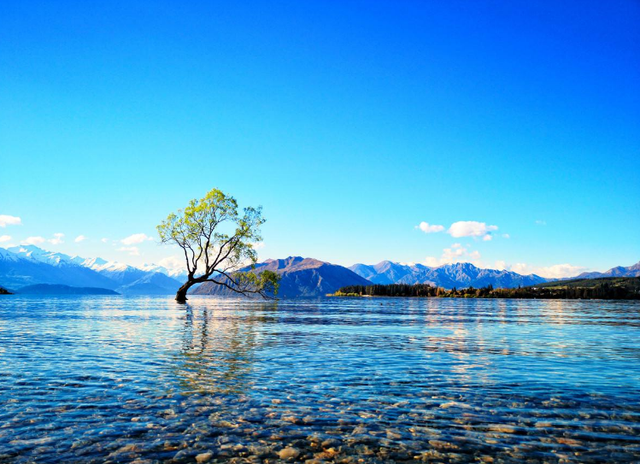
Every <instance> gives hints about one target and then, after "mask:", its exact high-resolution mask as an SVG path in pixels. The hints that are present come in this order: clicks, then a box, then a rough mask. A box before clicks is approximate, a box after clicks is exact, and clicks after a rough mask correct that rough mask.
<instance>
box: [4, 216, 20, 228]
mask: <svg viewBox="0 0 640 464" xmlns="http://www.w3.org/2000/svg"><path fill="white" fill-rule="evenodd" d="M19 225H22V219H20V218H19V217H17V216H8V215H6V214H0V227H7V226H19Z"/></svg>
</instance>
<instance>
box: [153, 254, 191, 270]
mask: <svg viewBox="0 0 640 464" xmlns="http://www.w3.org/2000/svg"><path fill="white" fill-rule="evenodd" d="M158 265H159V266H162V267H164V268H167V269H168V270H170V271H184V270H185V267H186V266H185V260H184V257H183V258H180V257H177V256H169V257H167V258H162V259H161V260H160V261H159V262H158Z"/></svg>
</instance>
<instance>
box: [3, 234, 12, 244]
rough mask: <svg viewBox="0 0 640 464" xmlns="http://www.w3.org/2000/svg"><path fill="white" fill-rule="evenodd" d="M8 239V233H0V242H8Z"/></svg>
mask: <svg viewBox="0 0 640 464" xmlns="http://www.w3.org/2000/svg"><path fill="white" fill-rule="evenodd" d="M9 240H11V237H10V236H9V235H0V243H4V242H8V241H9Z"/></svg>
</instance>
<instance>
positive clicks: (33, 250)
mask: <svg viewBox="0 0 640 464" xmlns="http://www.w3.org/2000/svg"><path fill="white" fill-rule="evenodd" d="M7 250H8V251H10V252H12V253H16V254H18V255H22V256H24V257H27V258H30V259H32V260H34V261H39V262H41V263H47V264H51V265H52V266H60V265H63V264H68V263H73V259H74V258H72V257H71V256H69V255H65V254H64V253H56V252H54V251H46V250H43V249H42V248H38V247H37V246H35V245H20V246H15V247H11V248H8V249H7Z"/></svg>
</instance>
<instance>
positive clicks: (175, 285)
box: [116, 272, 182, 295]
mask: <svg viewBox="0 0 640 464" xmlns="http://www.w3.org/2000/svg"><path fill="white" fill-rule="evenodd" d="M180 285H182V284H181V283H180V282H178V281H177V280H176V279H173V278H171V277H169V276H166V275H164V274H161V273H159V272H153V273H152V274H147V275H144V276H142V277H140V278H139V279H137V280H135V281H134V282H131V283H130V284H127V285H123V286H121V287H118V288H117V289H116V290H117V291H119V292H120V293H122V294H124V295H175V293H176V292H177V291H178V289H179V288H180Z"/></svg>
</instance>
